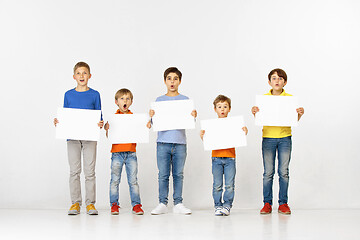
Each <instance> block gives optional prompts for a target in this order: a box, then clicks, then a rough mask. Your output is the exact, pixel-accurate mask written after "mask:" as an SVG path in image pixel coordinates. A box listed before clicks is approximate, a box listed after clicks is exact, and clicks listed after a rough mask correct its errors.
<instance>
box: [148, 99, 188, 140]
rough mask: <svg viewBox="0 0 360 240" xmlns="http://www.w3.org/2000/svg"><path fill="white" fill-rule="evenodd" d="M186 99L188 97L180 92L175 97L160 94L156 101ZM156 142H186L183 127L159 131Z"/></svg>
mask: <svg viewBox="0 0 360 240" xmlns="http://www.w3.org/2000/svg"><path fill="white" fill-rule="evenodd" d="M187 99H189V98H188V97H187V96H184V95H181V94H179V95H177V96H175V97H169V96H166V95H162V96H160V97H158V98H156V102H161V101H173V100H187ZM155 114H156V113H155ZM189 114H190V113H189ZM157 142H163V143H177V144H186V134H185V129H176V130H168V131H159V132H158V138H157Z"/></svg>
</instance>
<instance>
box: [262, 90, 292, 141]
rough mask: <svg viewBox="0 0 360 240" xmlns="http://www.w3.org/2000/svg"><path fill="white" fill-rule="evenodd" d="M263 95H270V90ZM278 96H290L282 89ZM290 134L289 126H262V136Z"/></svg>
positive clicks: (271, 136)
mask: <svg viewBox="0 0 360 240" xmlns="http://www.w3.org/2000/svg"><path fill="white" fill-rule="evenodd" d="M265 95H272V90H270V91H269V92H268V93H267V94H265ZM280 96H292V95H291V94H288V93H286V92H285V90H284V89H283V91H282V93H281V94H280ZM288 136H291V127H277V126H264V127H263V138H284V137H288Z"/></svg>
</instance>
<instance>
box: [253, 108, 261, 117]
mask: <svg viewBox="0 0 360 240" xmlns="http://www.w3.org/2000/svg"><path fill="white" fill-rule="evenodd" d="M258 111H260V109H259V108H258V107H257V106H253V107H252V108H251V113H252V114H253V115H254V117H255V114H256V113H257V112H258Z"/></svg>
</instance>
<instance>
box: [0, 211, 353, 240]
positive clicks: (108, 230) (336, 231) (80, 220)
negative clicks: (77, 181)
mask: <svg viewBox="0 0 360 240" xmlns="http://www.w3.org/2000/svg"><path fill="white" fill-rule="evenodd" d="M121 210H122V211H121V212H120V215H118V216H111V215H110V213H109V210H100V211H99V215H98V216H88V215H86V213H85V212H84V211H83V212H82V213H81V214H80V215H78V216H68V215H67V210H12V209H0V239H1V240H7V239H51V240H52V239H104V240H107V239H130V240H131V239H144V240H145V239H166V240H168V239H208V240H210V239H246V240H248V239H286V240H290V239H317V240H319V239H342V240H347V239H357V240H358V239H360V232H359V228H360V209H356V210H351V209H346V210H293V213H292V215H291V216H284V215H281V214H278V213H277V212H276V211H275V212H273V213H272V214H271V215H266V216H263V215H260V214H259V213H258V210H257V209H256V210H255V209H254V210H243V209H233V210H232V212H231V215H230V216H228V217H216V216H214V215H213V211H212V210H210V209H209V210H193V214H192V215H188V216H184V215H175V214H173V213H169V214H165V215H159V216H152V215H150V210H151V209H145V215H143V216H135V215H133V214H131V212H130V209H125V210H124V209H121Z"/></svg>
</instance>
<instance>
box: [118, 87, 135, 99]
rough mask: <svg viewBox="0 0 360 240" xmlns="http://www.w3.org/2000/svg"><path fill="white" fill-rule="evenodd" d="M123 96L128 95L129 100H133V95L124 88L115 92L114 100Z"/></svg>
mask: <svg viewBox="0 0 360 240" xmlns="http://www.w3.org/2000/svg"><path fill="white" fill-rule="evenodd" d="M125 94H129V95H130V98H131V101H132V100H133V98H134V97H133V94H132V92H131V91H130V90H129V89H126V88H122V89H120V90H119V91H117V92H116V93H115V100H118V98H119V97H121V96H123V95H125Z"/></svg>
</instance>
